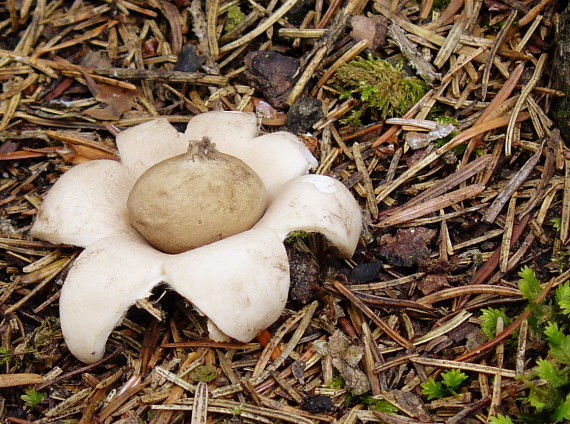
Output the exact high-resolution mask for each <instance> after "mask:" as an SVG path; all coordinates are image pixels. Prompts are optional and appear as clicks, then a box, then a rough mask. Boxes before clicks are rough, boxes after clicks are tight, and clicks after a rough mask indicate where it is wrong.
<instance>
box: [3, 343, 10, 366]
mask: <svg viewBox="0 0 570 424" xmlns="http://www.w3.org/2000/svg"><path fill="white" fill-rule="evenodd" d="M10 356H11V355H10V351H9V350H8V349H6V348H5V347H0V365H3V364H5V363H6V362H8V361H9V360H10Z"/></svg>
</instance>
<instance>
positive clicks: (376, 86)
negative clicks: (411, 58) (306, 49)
mask: <svg viewBox="0 0 570 424" xmlns="http://www.w3.org/2000/svg"><path fill="white" fill-rule="evenodd" d="M402 67H403V64H402V62H399V63H398V64H396V65H392V64H391V63H390V62H388V61H387V60H383V59H376V58H374V57H373V56H372V55H369V56H368V58H367V59H364V58H362V57H359V58H357V59H355V60H352V61H350V62H349V63H347V64H345V65H343V66H341V67H340V68H339V69H338V71H336V73H335V75H334V77H333V80H332V81H333V83H334V84H336V85H337V86H338V88H339V89H340V90H341V98H348V97H350V96H356V97H358V98H360V100H361V101H362V108H361V109H355V110H353V111H352V114H351V115H350V116H349V117H348V118H346V119H345V122H350V123H353V124H355V125H358V124H359V121H360V117H361V115H362V113H363V111H364V110H365V109H369V108H373V109H376V110H377V111H378V114H379V116H380V118H381V119H385V118H391V117H395V116H402V115H403V114H405V113H406V112H407V111H408V109H410V107H412V106H413V105H414V104H415V103H417V102H418V101H419V100H420V99H421V98H422V96H423V95H424V94H425V93H427V91H428V86H427V84H426V83H425V82H424V81H422V80H420V79H418V78H416V77H406V76H404V74H403V72H402Z"/></svg>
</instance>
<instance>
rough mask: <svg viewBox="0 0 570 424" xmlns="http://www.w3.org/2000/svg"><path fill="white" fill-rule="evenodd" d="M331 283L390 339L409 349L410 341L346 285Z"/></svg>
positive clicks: (336, 282) (336, 281) (334, 281)
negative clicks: (393, 328)
mask: <svg viewBox="0 0 570 424" xmlns="http://www.w3.org/2000/svg"><path fill="white" fill-rule="evenodd" d="M332 284H333V286H334V288H335V289H337V290H338V291H339V292H340V293H341V294H342V295H343V296H346V297H347V298H348V300H350V301H351V302H352V303H353V304H354V305H355V306H356V307H357V308H358V309H360V310H361V311H362V312H363V313H364V315H366V316H367V317H368V318H370V319H371V320H372V321H373V322H374V324H376V325H377V326H378V327H380V328H381V329H382V331H384V332H385V333H386V335H388V337H390V338H391V339H392V340H394V341H395V342H396V343H398V344H399V345H400V346H402V347H404V348H405V349H410V348H411V347H413V344H412V343H410V342H409V341H408V340H406V339H404V338H403V337H402V336H400V335H399V334H398V333H396V332H395V331H394V330H392V328H391V327H390V326H389V325H388V324H386V323H385V322H384V321H383V320H382V319H381V318H380V317H378V316H377V315H376V314H375V313H374V312H373V311H372V309H370V308H369V307H368V306H366V305H365V304H364V303H362V302H361V301H360V299H358V298H357V297H356V296H355V295H354V293H353V292H352V290H350V289H349V288H348V287H346V286H345V285H344V284H342V283H341V282H340V281H338V280H333V282H332Z"/></svg>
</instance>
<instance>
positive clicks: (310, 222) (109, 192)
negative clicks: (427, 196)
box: [31, 112, 361, 363]
mask: <svg viewBox="0 0 570 424" xmlns="http://www.w3.org/2000/svg"><path fill="white" fill-rule="evenodd" d="M258 132H259V126H258V123H257V119H256V117H255V116H254V115H253V114H249V113H244V112H208V113H204V114H201V115H198V116H196V117H194V118H193V119H192V120H191V121H190V122H189V124H188V127H187V129H186V132H185V133H184V134H182V133H179V132H178V131H177V130H176V129H175V128H174V127H173V126H171V125H170V123H168V121H167V120H166V119H157V120H153V121H150V122H147V123H145V124H141V125H138V126H136V127H133V128H130V129H128V130H126V131H123V132H122V133H120V134H119V135H118V136H117V147H118V149H119V155H120V162H117V161H113V160H93V161H89V162H85V163H82V164H80V165H77V166H75V167H73V168H71V169H70V170H69V171H67V172H66V173H65V174H63V175H62V176H61V177H60V178H59V180H58V181H57V182H56V183H55V185H54V186H53V187H52V188H51V189H50V190H49V192H48V194H47V195H46V196H45V199H44V202H43V204H42V206H41V208H40V211H39V213H38V216H37V219H36V221H35V223H34V225H33V227H32V229H31V235H32V236H33V237H37V238H40V239H43V240H47V241H50V242H53V243H66V244H72V245H76V246H81V247H85V250H84V251H83V252H82V253H81V254H80V255H79V257H78V258H77V259H76V260H75V262H74V263H73V265H72V266H71V268H70V269H69V272H68V274H67V277H66V280H65V282H64V286H63V289H62V292H61V298H60V318H61V327H62V331H63V335H64V337H65V340H66V343H67V345H68V347H69V349H70V351H71V352H72V353H73V354H74V355H75V356H76V357H77V358H78V359H80V360H81V361H83V362H86V363H91V362H94V361H97V360H99V359H100V358H102V357H103V354H104V351H105V344H106V341H107V338H108V337H109V335H110V333H111V331H112V330H113V329H114V327H115V326H116V325H118V324H119V323H120V321H121V319H122V317H123V316H124V314H125V313H126V311H127V310H128V309H129V307H130V306H132V305H133V304H134V303H135V302H136V301H137V300H139V299H143V298H146V297H148V296H149V295H150V293H151V290H152V289H153V288H154V287H155V286H157V285H158V284H161V283H165V284H167V285H168V286H170V287H171V288H172V289H173V290H176V291H177V292H178V293H179V294H181V295H182V296H183V297H185V298H186V299H188V300H189V301H190V302H191V303H192V304H193V305H194V306H195V307H196V309H198V310H199V311H200V312H201V313H203V314H204V315H205V316H207V317H208V319H209V324H208V326H209V330H210V336H211V337H212V338H213V339H215V340H220V339H222V338H224V337H226V338H227V337H228V336H229V337H233V338H235V339H237V340H239V341H243V342H247V341H250V340H252V339H253V338H254V337H255V336H256V335H257V334H258V333H260V332H261V331H262V330H263V329H265V328H266V327H267V326H269V325H271V324H272V323H273V322H275V321H276V320H277V319H278V318H279V316H280V314H281V313H282V311H283V308H284V307H285V302H286V300H287V294H288V289H289V263H288V259H287V253H286V251H285V248H284V246H283V240H284V239H285V238H286V237H287V235H288V234H289V233H291V232H295V231H306V232H318V233H321V234H323V235H324V236H325V237H326V238H327V239H328V241H329V242H330V243H331V244H332V245H333V246H334V247H335V248H336V250H337V251H338V252H339V254H340V255H341V256H343V257H350V256H351V255H352V254H353V253H354V250H355V249H356V245H357V243H358V239H359V236H360V230H361V217H360V211H359V207H358V204H357V202H356V200H355V199H354V198H353V197H352V195H351V193H350V192H349V191H348V190H347V189H346V188H345V187H344V185H343V184H342V183H340V182H339V181H337V180H335V179H333V178H330V177H326V176H322V175H310V174H308V171H309V169H311V168H314V167H315V166H316V165H317V161H316V160H315V158H314V157H313V156H312V155H311V153H310V152H309V150H308V149H307V148H306V147H305V145H304V144H303V143H302V142H301V141H300V140H299V139H298V138H297V137H296V136H294V135H292V134H289V133H285V132H276V133H271V134H265V135H262V136H257V135H258ZM220 152H221V153H220ZM220 155H223V156H226V155H229V156H232V157H233V158H234V159H235V158H237V159H235V161H234V160H233V159H231V160H230V162H232V165H231V166H232V167H233V166H234V164H233V162H236V163H237V165H235V166H236V167H237V168H236V169H235V170H234V171H232V172H234V174H231V175H233V176H232V177H231V178H227V177H226V178H225V179H224V180H223V181H222V183H219V181H218V182H215V183H210V182H209V181H210V180H200V179H199V181H200V182H199V184H196V185H195V187H194V189H192V190H193V191H192V190H191V191H189V192H188V193H192V194H189V195H184V194H180V193H178V194H177V195H176V196H174V197H172V196H171V194H172V192H173V191H174V192H176V191H179V190H183V189H184V187H186V186H189V185H192V182H191V180H192V177H188V176H184V172H186V171H184V170H183V171H173V168H172V166H175V165H172V163H170V165H169V162H168V161H169V160H170V161H173V160H174V162H176V161H179V162H181V163H183V164H184V165H183V167H188V169H190V170H191V169H194V168H195V167H196V164H195V162H199V161H210V160H212V158H213V157H219V156H220ZM172 158H174V159H172ZM151 168H152V169H151ZM156 168H158V171H156ZM175 168H176V166H175ZM242 168H243V169H242ZM232 169H233V168H232ZM244 169H245V171H244ZM242 173H245V174H251V175H253V177H251V178H250V177H249V176H247V177H244V176H243V175H242ZM149 174H150V175H151V177H149ZM207 174H208V178H211V177H215V176H216V172H215V170H213V169H209V170H208V172H207ZM245 174H244V175H245ZM161 175H162V177H161ZM157 176H158V177H159V178H155V177H157ZM242 177H243V178H246V179H247V180H248V182H247V183H244V179H243V178H242ZM145 179H146V180H148V179H150V180H153V179H155V180H157V181H155V182H150V183H149V181H145ZM164 179H166V180H167V181H166V182H164ZM250 180H251V181H250ZM177 182H178V183H180V184H178V183H177ZM154 183H156V184H157V186H156V187H154V186H153V184H154ZM149 184H150V185H149ZM220 184H221V185H220ZM240 184H249V185H246V186H245V187H246V190H243V188H244V187H240ZM256 185H259V187H258V188H260V189H261V190H262V191H261V194H260V191H259V190H258V188H255V187H256ZM137 186H142V188H141V187H139V190H138V191H139V192H141V193H143V195H142V196H141V195H140V193H139V194H136V193H135V192H136V191H137ZM151 186H152V188H151V189H149V187H151ZM153 190H154V191H153ZM238 191H239V192H240V194H239V196H236V197H232V199H233V200H231V201H229V203H228V202H226V206H224V207H223V208H224V211H223V213H222V215H224V214H226V215H225V218H219V217H216V218H215V219H220V220H221V221H224V222H220V223H219V225H214V228H213V229H212V228H207V229H206V230H205V232H208V231H209V232H212V231H213V232H214V234H213V236H212V238H210V239H205V241H201V242H199V243H198V245H193V244H192V243H194V242H193V241H191V242H190V244H189V245H184V244H182V245H180V244H176V246H175V247H174V248H173V249H170V247H168V246H165V245H163V244H161V243H163V242H164V237H163V238H162V240H163V241H158V242H157V241H155V240H153V239H152V237H153V236H152V235H149V234H146V233H145V230H144V229H141V227H140V225H142V227H144V226H150V227H152V226H153V225H155V224H156V225H157V226H158V227H160V226H162V225H164V224H165V222H166V223H168V222H169V221H174V227H173V228H174V230H171V232H170V233H166V234H167V235H166V236H165V237H166V240H167V244H169V243H168V240H169V239H170V238H177V235H178V234H186V233H189V234H193V233H200V232H201V231H202V230H201V229H200V226H201V225H202V224H204V225H206V223H207V222H208V221H209V224H208V225H211V221H212V220H211V219H208V218H210V217H211V215H215V214H216V213H217V212H218V211H217V209H221V208H222V206H220V205H221V204H222V203H224V202H225V200H223V199H221V197H224V196H232V195H233V194H232V193H234V192H238ZM244 193H245V194H246V195H247V193H251V195H252V196H261V197H262V198H263V199H262V200H259V199H258V200H259V201H257V202H250V203H246V207H245V208H244V207H238V206H239V205H236V204H235V203H237V202H242V201H243V198H244ZM129 196H131V198H130V197H129ZM245 197H246V202H247V201H249V200H247V196H245ZM133 198H135V199H134V200H133ZM212 199H213V200H212ZM260 202H261V203H260ZM165 205H166V206H165ZM260 205H261V206H260ZM163 206H165V207H163ZM172 209H175V211H174V212H172V211H171V210H172ZM226 209H227V210H226ZM250 209H251V211H250ZM153 211H154V214H153ZM171 212H172V213H171ZM249 212H252V213H253V214H254V215H255V214H257V215H256V216H255V218H254V219H253V221H252V222H250V223H247V224H242V223H240V224H239V225H241V226H238V227H236V226H235V225H234V224H232V223H230V225H229V226H230V227H232V229H231V231H230V232H228V233H225V232H223V231H219V230H220V229H221V228H222V227H224V228H225V227H226V226H227V224H228V222H225V221H232V222H233V221H234V220H236V218H241V217H240V216H235V215H243V214H246V213H249ZM145 214H146V215H145ZM131 215H133V216H131ZM135 216H136V217H135ZM145 216H146V217H145ZM149 216H150V217H151V218H152V219H151V221H153V223H151V224H152V225H149V223H148V222H147V221H145V219H147V220H148V217H149ZM153 217H154V218H153ZM155 218H156V219H155ZM165 218H168V219H165ZM135 221H139V222H138V224H137V223H135ZM155 221H157V222H155ZM237 221H240V222H241V220H240V219H237ZM141 222H142V223H143V224H141ZM243 225H245V227H244V226H243ZM135 228H139V231H140V232H139V231H137V230H136V229H135ZM236 228H237V230H236ZM150 231H151V233H152V231H154V230H152V228H151V229H150ZM141 233H143V234H145V236H144V237H143V235H141ZM168 234H170V235H168ZM172 234H174V235H175V236H172ZM145 237H146V238H145ZM190 238H191V239H192V237H190ZM204 243H206V244H204ZM181 246H182V247H181Z"/></svg>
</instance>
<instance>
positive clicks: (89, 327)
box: [59, 233, 166, 363]
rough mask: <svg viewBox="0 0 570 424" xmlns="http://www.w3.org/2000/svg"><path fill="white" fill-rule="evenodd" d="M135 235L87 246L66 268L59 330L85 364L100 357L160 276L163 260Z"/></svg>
mask: <svg viewBox="0 0 570 424" xmlns="http://www.w3.org/2000/svg"><path fill="white" fill-rule="evenodd" d="M165 256H166V255H165V254H164V253H161V252H159V251H157V250H156V249H154V248H153V247H151V246H150V245H149V244H148V243H146V241H144V240H143V239H142V237H141V236H138V235H136V234H130V235H127V234H121V233H119V234H116V235H115V236H111V237H106V238H104V239H101V240H99V241H97V242H96V243H93V244H92V245H90V246H89V247H87V248H86V249H85V250H84V251H83V252H82V253H81V254H80V255H79V257H78V258H77V259H76V260H75V262H74V263H73V266H72V267H71V268H70V270H69V273H68V275H67V278H66V280H65V283H64V285H63V289H62V291H61V298H60V300H59V308H60V310H59V312H60V321H61V330H62V332H63V336H64V337H65V341H66V343H67V346H68V348H69V350H70V352H71V353H73V355H74V356H75V357H76V358H78V359H79V360H81V361H83V362H85V363H92V362H95V361H97V360H99V359H101V358H102V357H103V354H104V352H105V344H106V342H107V338H108V337H109V335H110V334H111V331H113V328H115V326H117V325H118V324H120V322H121V320H122V318H123V316H124V314H125V313H126V312H127V310H128V308H129V307H130V306H132V305H133V304H134V303H135V302H136V301H137V300H138V299H144V298H146V297H148V296H149V295H150V292H151V290H152V288H153V287H154V286H156V285H157V284H158V283H160V281H162V279H163V277H164V271H163V268H162V262H163V257H165Z"/></svg>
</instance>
